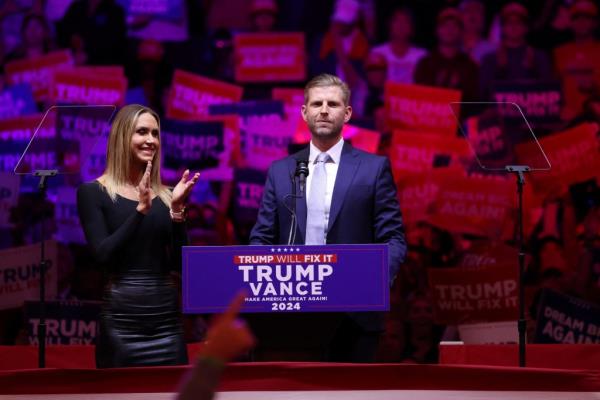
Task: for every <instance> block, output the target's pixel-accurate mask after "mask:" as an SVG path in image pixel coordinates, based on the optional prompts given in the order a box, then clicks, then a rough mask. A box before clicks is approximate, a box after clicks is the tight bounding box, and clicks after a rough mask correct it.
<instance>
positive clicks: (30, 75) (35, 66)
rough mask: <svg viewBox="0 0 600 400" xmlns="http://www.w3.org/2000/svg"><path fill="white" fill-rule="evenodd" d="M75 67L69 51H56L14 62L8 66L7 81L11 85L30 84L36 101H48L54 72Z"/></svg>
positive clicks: (6, 68)
mask: <svg viewBox="0 0 600 400" xmlns="http://www.w3.org/2000/svg"><path fill="white" fill-rule="evenodd" d="M71 66H73V58H72V57H71V52H70V51H68V50H61V51H54V52H51V53H48V54H45V55H43V56H39V57H31V58H26V59H23V60H17V61H12V62H9V63H7V64H6V66H5V67H4V68H5V71H6V79H7V81H8V83H9V84H11V85H16V84H19V83H28V84H29V85H31V89H32V90H33V96H34V97H35V100H36V101H40V100H46V99H47V98H48V91H49V88H50V82H51V80H52V79H51V78H52V73H53V71H56V70H59V69H63V68H69V67H71Z"/></svg>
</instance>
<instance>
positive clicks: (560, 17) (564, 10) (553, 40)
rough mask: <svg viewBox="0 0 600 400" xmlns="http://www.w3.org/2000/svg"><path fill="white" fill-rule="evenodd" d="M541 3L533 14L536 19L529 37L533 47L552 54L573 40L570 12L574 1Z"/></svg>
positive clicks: (551, 0) (561, 0)
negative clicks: (557, 48)
mask: <svg viewBox="0 0 600 400" xmlns="http://www.w3.org/2000/svg"><path fill="white" fill-rule="evenodd" d="M540 3H541V4H540V5H541V7H540V9H538V10H537V12H534V13H533V14H532V15H534V19H533V21H532V23H531V32H530V34H529V35H528V36H529V38H530V43H531V45H532V46H534V47H536V48H539V49H542V50H544V51H547V52H551V51H552V50H554V49H555V48H556V47H558V46H560V45H562V44H564V43H566V42H568V41H569V40H572V37H573V35H572V32H571V13H570V11H569V8H570V4H571V3H572V1H571V0H548V1H543V2H540ZM532 10H534V9H532ZM497 21H498V23H497V26H498V31H500V30H501V29H499V27H500V23H499V19H497ZM498 36H500V35H498ZM498 43H500V40H498Z"/></svg>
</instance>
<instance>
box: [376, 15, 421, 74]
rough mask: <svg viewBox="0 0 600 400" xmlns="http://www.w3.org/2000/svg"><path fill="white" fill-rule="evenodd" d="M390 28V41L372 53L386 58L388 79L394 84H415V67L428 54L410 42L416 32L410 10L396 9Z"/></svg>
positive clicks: (391, 18) (390, 21)
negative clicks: (414, 31)
mask: <svg viewBox="0 0 600 400" xmlns="http://www.w3.org/2000/svg"><path fill="white" fill-rule="evenodd" d="M388 27H389V29H388V38H389V41H388V42H386V43H384V44H382V45H380V46H377V47H375V48H373V50H372V52H373V53H377V54H381V55H382V56H383V57H385V60H386V64H387V79H389V80H390V81H392V82H400V83H413V75H414V69H415V66H416V65H417V63H418V62H419V60H420V59H421V58H422V57H423V56H424V55H425V54H427V52H426V51H425V50H424V49H421V48H419V47H416V46H414V45H413V44H412V43H411V41H410V40H411V37H412V35H413V30H414V25H413V18H412V14H411V12H410V10H409V9H407V8H397V9H395V10H394V12H393V13H392V15H391V17H390V20H389V25H388Z"/></svg>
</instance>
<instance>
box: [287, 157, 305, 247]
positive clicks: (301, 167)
mask: <svg viewBox="0 0 600 400" xmlns="http://www.w3.org/2000/svg"><path fill="white" fill-rule="evenodd" d="M307 176H308V161H307V160H296V171H295V172H294V175H293V176H290V179H291V181H292V193H291V194H289V195H287V196H286V199H287V198H288V197H289V198H291V199H292V204H291V207H288V206H287V204H286V207H287V209H288V211H289V212H290V214H291V216H292V222H291V223H290V231H289V233H288V241H287V244H288V246H289V245H292V244H294V242H295V241H296V231H297V229H298V218H297V216H296V200H297V199H304V189H305V188H304V186H305V182H306V177H307ZM296 178H299V180H300V195H299V196H298V195H297V194H296V193H297V192H296ZM284 204H285V201H284Z"/></svg>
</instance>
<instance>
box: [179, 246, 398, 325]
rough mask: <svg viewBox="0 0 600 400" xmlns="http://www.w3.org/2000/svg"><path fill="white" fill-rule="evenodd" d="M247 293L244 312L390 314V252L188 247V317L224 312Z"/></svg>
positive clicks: (355, 248)
mask: <svg viewBox="0 0 600 400" xmlns="http://www.w3.org/2000/svg"><path fill="white" fill-rule="evenodd" d="M242 289H244V290H245V291H246V302H245V305H244V306H243V308H242V312H283V311H289V312H325V311H386V310H388V309H389V268H388V247H387V245H385V244H358V245H327V246H229V247H209V246H203V247H192V246H187V247H184V248H183V311H184V312H186V313H216V312H221V311H223V310H225V309H226V308H227V305H228V304H229V302H230V301H231V299H233V297H234V296H235V295H236V294H237V293H238V292H239V291H240V290H242Z"/></svg>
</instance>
